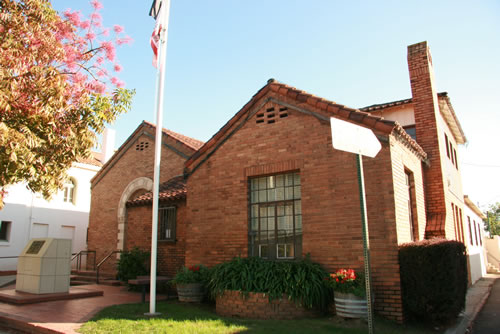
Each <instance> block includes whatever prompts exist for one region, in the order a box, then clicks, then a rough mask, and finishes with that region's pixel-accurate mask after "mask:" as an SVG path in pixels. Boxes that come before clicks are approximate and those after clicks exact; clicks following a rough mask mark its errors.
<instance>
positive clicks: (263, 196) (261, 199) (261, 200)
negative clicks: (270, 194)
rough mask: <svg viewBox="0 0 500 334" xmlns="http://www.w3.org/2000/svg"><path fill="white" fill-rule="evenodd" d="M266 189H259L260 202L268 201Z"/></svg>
mask: <svg viewBox="0 0 500 334" xmlns="http://www.w3.org/2000/svg"><path fill="white" fill-rule="evenodd" d="M266 193H267V192H266V191H265V190H259V202H260V203H262V202H267V199H266V197H267V196H266Z"/></svg>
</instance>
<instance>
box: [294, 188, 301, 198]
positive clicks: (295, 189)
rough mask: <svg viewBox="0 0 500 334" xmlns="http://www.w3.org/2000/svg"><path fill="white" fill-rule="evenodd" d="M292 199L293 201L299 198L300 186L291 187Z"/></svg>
mask: <svg viewBox="0 0 500 334" xmlns="http://www.w3.org/2000/svg"><path fill="white" fill-rule="evenodd" d="M293 198H295V199H299V198H300V186H295V187H293Z"/></svg>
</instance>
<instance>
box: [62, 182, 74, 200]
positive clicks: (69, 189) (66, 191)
mask: <svg viewBox="0 0 500 334" xmlns="http://www.w3.org/2000/svg"><path fill="white" fill-rule="evenodd" d="M75 192H76V182H75V180H74V179H73V178H70V179H69V180H68V181H67V182H66V183H65V184H64V188H63V201H64V202H66V203H72V204H75Z"/></svg>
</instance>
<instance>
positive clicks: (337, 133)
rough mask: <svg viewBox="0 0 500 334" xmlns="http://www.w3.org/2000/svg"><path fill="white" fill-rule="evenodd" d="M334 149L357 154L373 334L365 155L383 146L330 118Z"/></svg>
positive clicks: (359, 130) (360, 130)
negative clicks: (364, 173)
mask: <svg viewBox="0 0 500 334" xmlns="http://www.w3.org/2000/svg"><path fill="white" fill-rule="evenodd" d="M330 125H331V130H332V145H333V148H335V149H337V150H341V151H345V152H350V153H354V154H356V161H357V170H358V186H359V203H360V208H361V224H362V229H363V256H364V264H365V283H366V302H367V304H368V305H367V306H368V333H370V334H373V333H374V328H373V303H372V299H373V298H372V289H371V287H372V284H371V273H370V237H369V234H368V217H367V214H366V195H365V179H364V177H363V157H362V156H363V155H365V156H368V157H370V158H373V157H375V156H376V155H377V153H378V152H379V151H380V149H381V148H382V146H381V145H380V142H379V141H378V139H377V137H376V136H375V134H374V133H373V131H372V130H370V129H367V128H363V127H361V126H358V125H355V124H352V123H349V122H346V121H342V120H339V119H336V118H330Z"/></svg>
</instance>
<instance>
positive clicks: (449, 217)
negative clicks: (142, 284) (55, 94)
mask: <svg viewBox="0 0 500 334" xmlns="http://www.w3.org/2000/svg"><path fill="white" fill-rule="evenodd" d="M408 64H409V69H410V81H411V86H412V98H411V99H407V100H401V101H395V102H390V103H384V104H377V105H373V106H369V107H366V108H362V109H360V110H357V109H352V108H348V107H346V106H343V105H341V104H337V103H335V102H332V101H328V100H325V99H322V98H320V97H317V96H314V95H311V94H309V93H306V92H304V91H301V90H298V89H296V88H293V87H290V86H287V85H285V84H282V83H279V82H277V81H275V80H269V81H268V83H267V84H266V85H265V86H264V87H263V88H261V89H260V90H259V91H258V92H257V93H256V94H255V95H254V96H253V97H252V98H251V99H250V101H248V103H247V104H245V106H243V108H242V109H241V110H240V111H238V112H237V113H236V114H235V115H234V116H233V117H232V118H231V119H230V120H229V121H228V122H227V123H226V125H224V126H223V127H222V128H221V129H220V130H219V131H218V132H217V133H216V134H215V135H214V136H213V137H212V138H211V139H210V140H209V141H208V142H207V143H205V144H204V145H203V146H201V143H200V142H198V141H195V140H192V139H190V138H187V137H184V136H182V137H180V135H178V134H175V135H173V134H172V133H169V132H166V133H165V135H164V138H165V136H166V140H165V139H164V144H168V145H166V146H165V148H164V151H163V153H162V154H163V156H162V160H163V161H164V162H165V163H164V164H163V165H162V167H161V168H162V169H161V173H162V178H161V180H162V181H168V182H164V183H163V185H162V187H161V189H160V213H159V216H160V224H159V256H158V262H159V266H158V268H159V272H160V273H164V274H167V275H168V274H173V273H174V272H175V271H176V270H177V269H178V268H179V267H180V266H181V265H192V264H198V263H203V264H205V265H208V266H212V265H215V264H217V263H220V262H222V261H226V260H230V259H231V258H233V257H234V256H261V257H265V258H269V259H276V260H281V259H295V258H300V257H302V256H304V255H305V254H310V255H311V258H312V259H313V260H314V261H316V262H318V263H321V264H322V265H323V266H324V267H325V268H326V269H327V270H330V271H333V270H336V269H339V268H345V267H350V268H355V269H358V270H361V269H362V268H363V245H362V230H361V213H360V202H359V193H358V181H357V171H356V156H355V155H354V154H350V153H346V152H342V151H338V150H335V149H333V148H332V144H331V131H330V118H331V117H334V118H338V119H342V120H345V121H348V122H351V123H353V124H357V125H360V126H363V127H366V128H369V129H371V130H373V132H374V133H375V134H376V136H377V138H378V139H379V141H380V142H381V145H382V149H381V151H380V152H379V153H378V155H377V156H376V157H375V158H366V157H364V158H363V164H364V177H365V185H366V198H367V200H366V202H367V211H368V223H369V234H370V245H371V259H372V276H373V287H374V292H375V310H376V312H378V313H379V314H381V315H383V316H385V317H387V318H389V319H393V320H396V321H402V320H403V313H402V302H401V287H400V277H399V264H398V246H399V245H400V244H401V243H404V242H409V241H412V240H420V239H423V238H425V237H434V236H441V237H446V238H449V239H458V240H463V227H462V218H461V215H462V207H463V195H462V191H461V180H460V172H459V170H458V160H457V155H456V148H457V145H458V144H463V143H464V142H465V136H464V134H463V131H462V129H461V127H460V124H459V122H458V120H457V118H456V116H455V114H454V111H453V108H452V106H451V103H450V100H449V98H448V97H447V95H446V94H445V93H440V94H437V93H436V92H435V88H434V82H433V80H434V78H433V70H432V60H431V58H430V53H429V50H428V47H427V44H426V43H425V42H423V43H419V44H415V45H411V46H409V47H408ZM146 128H147V130H148V131H151V128H152V126H151V125H149V124H147V123H143V124H142V125H141V126H140V127H139V128H138V129H137V130H136V131H135V132H134V134H132V136H131V137H130V138H129V140H127V142H126V143H125V144H124V145H122V147H121V148H120V149H119V150H118V152H117V153H116V154H115V157H114V158H113V159H111V161H110V162H111V163H113V161H114V163H113V164H109V165H106V166H104V167H103V170H102V171H101V173H100V174H98V175H97V176H96V177H95V178H94V180H93V183H92V186H93V195H92V207H91V224H90V232H89V249H90V248H92V247H94V249H98V250H99V251H100V254H105V253H106V252H109V251H112V250H114V249H128V248H130V247H132V246H139V247H143V248H145V249H148V248H149V247H150V238H151V193H150V192H149V193H140V192H137V191H142V192H144V191H145V190H150V186H143V187H142V188H141V187H139V186H131V184H134V182H137V184H138V183H139V181H134V180H137V179H140V180H143V179H141V178H149V179H151V177H152V166H153V163H152V159H153V154H152V150H153V146H154V142H153V140H152V137H151V135H149V136H148V135H146V134H141V132H142V131H146ZM146 132H147V131H146ZM146 142H147V143H148V149H150V150H151V153H150V154H147V153H145V152H143V151H137V147H141V146H140V145H141V143H146ZM144 145H145V144H144ZM200 146H201V147H200ZM179 152H180V153H182V154H179ZM141 154H142V155H141ZM145 166H148V167H145ZM181 174H182V175H181ZM112 203H118V210H117V205H114V204H112ZM98 258H99V256H98Z"/></svg>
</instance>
